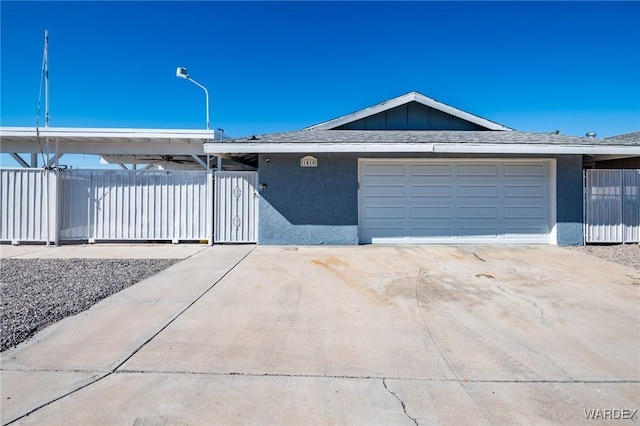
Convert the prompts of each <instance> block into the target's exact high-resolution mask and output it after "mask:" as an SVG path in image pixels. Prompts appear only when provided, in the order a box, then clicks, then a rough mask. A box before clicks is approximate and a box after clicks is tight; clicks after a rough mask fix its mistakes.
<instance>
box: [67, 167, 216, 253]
mask: <svg viewBox="0 0 640 426" xmlns="http://www.w3.org/2000/svg"><path fill="white" fill-rule="evenodd" d="M212 185H213V182H212V179H211V175H210V174H208V173H207V172H206V171H186V170H172V171H164V170H153V171H150V170H144V171H143V170H139V171H138V170H71V171H63V172H61V173H60V188H61V191H60V192H61V198H60V207H61V210H62V212H64V214H63V215H61V221H60V225H61V226H60V227H61V230H60V238H61V239H82V240H84V239H88V240H209V239H210V238H211V234H212V232H211V231H212V229H211V224H212V217H211V213H212V208H211V204H212V202H213V199H212V194H213V192H212Z"/></svg>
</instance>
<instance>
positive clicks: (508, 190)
mask: <svg viewBox="0 0 640 426" xmlns="http://www.w3.org/2000/svg"><path fill="white" fill-rule="evenodd" d="M546 192H547V191H546V190H545V185H544V184H537V185H505V186H504V197H505V198H544V197H545V196H546V195H547V194H546Z"/></svg>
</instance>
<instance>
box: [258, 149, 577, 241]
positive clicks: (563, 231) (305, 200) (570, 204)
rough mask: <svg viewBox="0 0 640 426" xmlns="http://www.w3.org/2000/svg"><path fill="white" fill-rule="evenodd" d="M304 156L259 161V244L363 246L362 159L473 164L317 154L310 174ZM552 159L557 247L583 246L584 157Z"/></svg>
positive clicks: (268, 156) (264, 156)
mask: <svg viewBox="0 0 640 426" xmlns="http://www.w3.org/2000/svg"><path fill="white" fill-rule="evenodd" d="M303 156H304V154H261V155H260V157H259V176H260V183H261V184H266V185H267V188H266V189H263V190H261V191H260V196H261V199H260V216H259V229H258V244H266V245H269V244H296V245H317V244H334V245H341V244H358V157H367V158H375V157H386V158H402V157H406V158H469V156H462V155H456V156H453V155H446V156H445V155H433V154H423V153H421V154H396V155H390V154H366V155H362V154H360V155H358V154H314V155H313V156H314V157H316V158H317V159H318V167H308V168H307V167H300V158H302V157H303ZM523 157H526V156H520V157H518V158H523ZM533 157H534V158H541V156H539V155H537V156H533ZM474 158H509V156H507V155H489V156H483V155H479V156H475V157H474ZM549 158H556V159H557V175H556V181H557V188H556V192H557V209H556V212H557V214H556V222H557V237H558V244H559V245H582V244H583V231H582V156H581V155H565V156H555V157H552V156H549ZM267 159H268V161H267Z"/></svg>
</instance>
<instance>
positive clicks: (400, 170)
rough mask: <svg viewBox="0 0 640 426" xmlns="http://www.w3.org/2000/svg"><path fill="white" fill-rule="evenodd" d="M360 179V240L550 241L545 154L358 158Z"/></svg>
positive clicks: (547, 169)
mask: <svg viewBox="0 0 640 426" xmlns="http://www.w3.org/2000/svg"><path fill="white" fill-rule="evenodd" d="M372 165H377V166H382V167H381V168H376V167H371V166H372ZM371 173H374V174H375V175H369V174H371ZM359 178H360V188H361V190H360V198H359V199H360V201H359V202H360V224H359V229H360V240H361V242H365V243H367V242H374V243H376V242H378V243H381V242H386V243H403V242H404V243H481V242H492V243H500V242H503V243H546V242H548V241H549V232H550V211H551V210H550V194H551V191H550V166H549V163H547V162H545V161H538V162H536V161H527V162H523V163H519V162H513V161H505V160H481V161H475V160H474V161H466V160H401V159H398V160H395V159H394V160H388V161H387V160H385V161H380V160H361V165H360V172H359Z"/></svg>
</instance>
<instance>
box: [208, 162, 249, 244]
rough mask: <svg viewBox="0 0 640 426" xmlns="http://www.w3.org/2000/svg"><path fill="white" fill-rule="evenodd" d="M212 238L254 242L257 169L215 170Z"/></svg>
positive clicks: (225, 240)
mask: <svg viewBox="0 0 640 426" xmlns="http://www.w3.org/2000/svg"><path fill="white" fill-rule="evenodd" d="M215 180H216V183H215V214H214V222H215V227H214V241H215V242H216V243H256V242H257V241H258V190H257V188H258V172H231V171H220V172H216V173H215Z"/></svg>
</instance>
